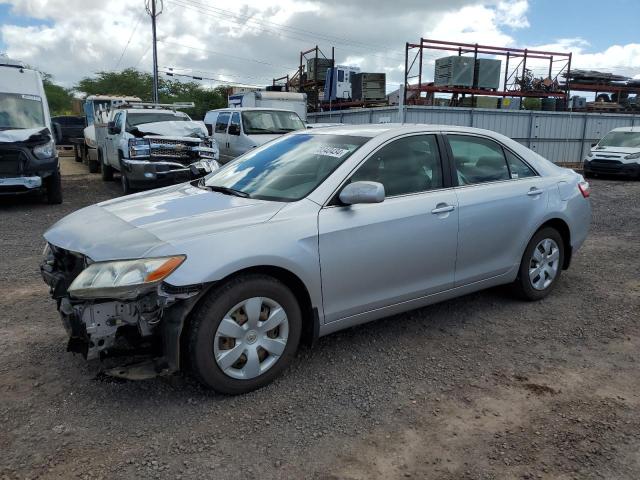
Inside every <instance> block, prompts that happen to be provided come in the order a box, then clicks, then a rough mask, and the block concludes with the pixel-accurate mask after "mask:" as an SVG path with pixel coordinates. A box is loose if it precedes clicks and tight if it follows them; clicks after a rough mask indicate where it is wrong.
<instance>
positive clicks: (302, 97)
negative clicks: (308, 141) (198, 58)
mask: <svg viewBox="0 0 640 480" xmlns="http://www.w3.org/2000/svg"><path fill="white" fill-rule="evenodd" d="M246 107H249V108H256V107H257V108H263V109H272V110H288V111H292V112H296V113H297V114H298V116H299V117H300V119H301V120H302V121H303V122H306V121H307V94H306V93H295V92H267V91H262V90H258V91H255V92H244V93H238V94H236V95H229V108H246Z"/></svg>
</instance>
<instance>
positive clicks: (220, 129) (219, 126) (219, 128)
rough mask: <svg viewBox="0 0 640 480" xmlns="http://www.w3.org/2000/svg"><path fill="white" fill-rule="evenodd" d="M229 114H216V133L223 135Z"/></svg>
mask: <svg viewBox="0 0 640 480" xmlns="http://www.w3.org/2000/svg"><path fill="white" fill-rule="evenodd" d="M230 116H231V113H229V112H220V113H219V114H218V119H217V120H216V128H215V132H216V133H225V132H226V131H227V124H228V123H229V117H230Z"/></svg>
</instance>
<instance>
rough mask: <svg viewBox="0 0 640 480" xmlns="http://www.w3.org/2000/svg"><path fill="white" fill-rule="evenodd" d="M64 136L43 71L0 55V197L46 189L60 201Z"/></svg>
mask: <svg viewBox="0 0 640 480" xmlns="http://www.w3.org/2000/svg"><path fill="white" fill-rule="evenodd" d="M59 137H60V130H59V128H58V129H56V130H55V131H54V129H53V128H52V125H51V118H50V115H49V105H48V103H47V97H46V95H45V92H44V86H43V84H42V77H41V76H40V73H39V72H37V71H36V70H32V69H30V68H27V67H26V66H25V65H23V64H22V63H21V62H18V61H15V60H10V59H9V58H7V57H4V56H0V195H2V194H10V195H13V194H21V193H30V192H37V191H41V192H44V193H45V194H46V198H47V201H48V202H49V203H61V202H62V181H61V177H60V165H59V163H58V154H57V153H56V145H55V143H56V141H59V139H60V138H59Z"/></svg>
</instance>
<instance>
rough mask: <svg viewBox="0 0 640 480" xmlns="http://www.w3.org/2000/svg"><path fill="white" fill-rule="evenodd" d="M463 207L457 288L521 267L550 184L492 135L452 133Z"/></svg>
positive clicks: (455, 172)
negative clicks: (490, 136)
mask: <svg viewBox="0 0 640 480" xmlns="http://www.w3.org/2000/svg"><path fill="white" fill-rule="evenodd" d="M447 140H448V145H449V154H450V156H451V157H452V160H453V161H452V162H451V164H452V168H453V175H452V176H453V178H454V181H455V182H456V183H457V186H456V187H455V192H456V195H457V198H458V205H459V222H460V226H459V232H458V254H457V260H456V275H455V285H456V286H461V285H467V284H470V283H473V282H477V281H480V280H484V279H487V278H491V277H495V276H498V275H501V274H505V273H507V272H510V271H511V272H512V271H513V269H514V268H516V269H517V268H518V266H519V264H520V260H521V259H522V254H523V252H524V248H525V246H526V244H527V243H528V241H529V237H530V236H531V235H532V233H533V231H534V230H535V228H536V226H537V225H540V224H541V223H542V221H543V218H544V216H545V213H546V209H547V202H548V195H549V194H548V188H549V185H548V182H546V181H545V179H544V177H541V176H539V175H538V174H537V173H536V172H535V170H534V169H533V168H532V167H531V166H529V165H528V164H527V163H526V162H525V161H524V160H523V159H522V158H520V157H518V156H517V155H515V154H514V153H513V152H512V151H510V150H509V149H508V148H506V147H504V146H503V145H501V144H499V143H498V142H496V141H494V140H493V139H490V138H488V137H483V136H478V135H459V134H448V135H447Z"/></svg>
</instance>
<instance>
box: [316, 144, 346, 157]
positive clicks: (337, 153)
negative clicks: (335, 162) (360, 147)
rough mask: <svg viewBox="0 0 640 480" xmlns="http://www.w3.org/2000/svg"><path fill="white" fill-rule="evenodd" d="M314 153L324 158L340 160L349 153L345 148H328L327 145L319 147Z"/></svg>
mask: <svg viewBox="0 0 640 480" xmlns="http://www.w3.org/2000/svg"><path fill="white" fill-rule="evenodd" d="M314 153H315V154H316V155H323V156H325V157H335V158H342V157H344V156H345V155H346V154H347V153H349V150H348V149H346V148H339V147H329V146H327V145H321V146H319V147H318V148H317V149H316V151H315V152H314Z"/></svg>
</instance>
